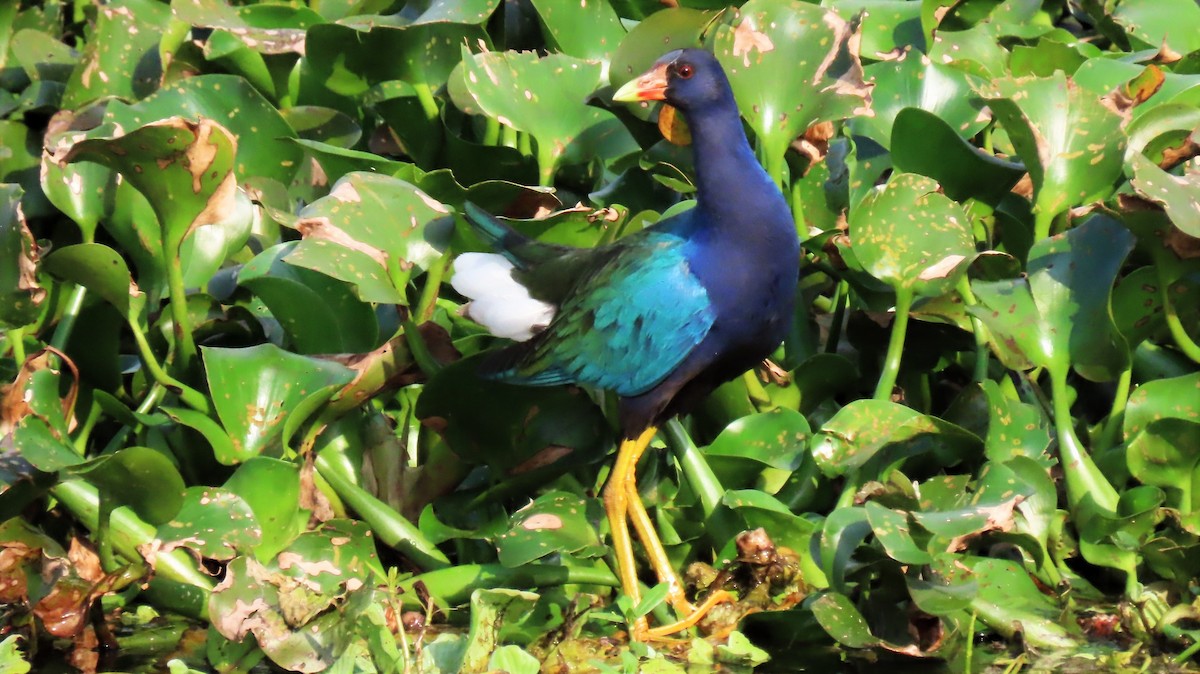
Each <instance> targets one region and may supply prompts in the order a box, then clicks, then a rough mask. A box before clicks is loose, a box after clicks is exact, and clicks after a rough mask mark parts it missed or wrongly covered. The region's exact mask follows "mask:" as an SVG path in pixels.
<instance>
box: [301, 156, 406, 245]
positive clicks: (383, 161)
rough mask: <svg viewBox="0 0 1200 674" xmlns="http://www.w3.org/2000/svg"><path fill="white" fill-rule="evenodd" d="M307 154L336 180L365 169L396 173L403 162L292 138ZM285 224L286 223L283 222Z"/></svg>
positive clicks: (375, 171) (326, 173) (332, 179)
mask: <svg viewBox="0 0 1200 674" xmlns="http://www.w3.org/2000/svg"><path fill="white" fill-rule="evenodd" d="M293 142H295V143H296V144H297V145H299V146H300V147H302V148H304V151H305V152H306V153H307V154H308V156H310V157H312V159H313V160H314V161H316V162H317V163H318V164H320V165H321V170H323V171H324V172H325V176H326V178H328V179H329V180H330V181H331V182H335V183H336V182H337V181H339V180H341V179H342V178H343V177H345V176H346V174H348V173H353V172H355V171H365V172H368V173H378V174H382V175H396V174H397V173H399V172H400V171H403V170H404V166H405V164H404V162H399V161H395V160H392V159H388V158H386V157H381V156H379V155H377V154H372V153H370V152H363V151H362V150H354V149H347V148H343V147H339V146H337V145H330V144H329V143H324V142H321V141H316V140H309V139H307V138H296V139H293ZM285 224H286V223H285Z"/></svg>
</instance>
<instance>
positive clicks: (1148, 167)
mask: <svg viewBox="0 0 1200 674" xmlns="http://www.w3.org/2000/svg"><path fill="white" fill-rule="evenodd" d="M1129 165H1130V168H1131V169H1132V171H1133V179H1132V180H1131V181H1130V183H1131V184H1132V185H1133V187H1134V189H1136V190H1137V191H1138V193H1140V194H1141V195H1142V196H1144V197H1146V198H1147V199H1150V200H1151V201H1154V202H1157V203H1159V204H1162V206H1163V208H1164V209H1166V211H1167V215H1169V216H1170V217H1171V222H1173V223H1175V226H1176V227H1178V228H1179V229H1180V230H1182V231H1183V232H1184V233H1185V234H1187V235H1188V236H1192V237H1200V173H1197V172H1195V171H1187V170H1185V171H1184V174H1183V175H1182V176H1177V175H1173V174H1171V173H1168V172H1166V171H1164V170H1162V169H1161V168H1159V167H1158V165H1157V164H1155V163H1154V162H1153V161H1150V159H1148V158H1147V157H1146V156H1145V155H1143V154H1141V153H1138V154H1134V155H1133V156H1132V157H1130V159H1129Z"/></svg>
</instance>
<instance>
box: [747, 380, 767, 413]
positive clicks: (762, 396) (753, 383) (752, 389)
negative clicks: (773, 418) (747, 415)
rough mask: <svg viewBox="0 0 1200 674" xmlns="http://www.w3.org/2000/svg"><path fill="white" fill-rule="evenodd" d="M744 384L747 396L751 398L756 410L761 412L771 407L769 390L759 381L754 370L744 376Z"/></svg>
mask: <svg viewBox="0 0 1200 674" xmlns="http://www.w3.org/2000/svg"><path fill="white" fill-rule="evenodd" d="M742 383H744V384H745V385H746V395H748V396H750V402H751V403H752V404H753V405H754V406H755V407H756V408H758V409H759V410H760V411H761V410H762V409H763V408H764V407H768V406H770V404H771V396H769V395H767V389H766V388H764V387H763V385H762V382H760V381H758V374H757V373H756V372H755V371H754V370H746V371H745V372H744V373H743V374H742Z"/></svg>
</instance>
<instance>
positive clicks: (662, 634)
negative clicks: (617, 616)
mask: <svg viewBox="0 0 1200 674" xmlns="http://www.w3.org/2000/svg"><path fill="white" fill-rule="evenodd" d="M731 601H733V595H732V594H730V593H728V592H726V591H725V590H717V591H715V592H712V593H711V594H709V595H708V597H706V598H705V599H704V601H703V602H701V603H700V605H699V606H693V607H692V610H691V612H690V613H688V614H687V615H686V616H684V617H683V619H681V620H678V621H676V622H673V623H669V624H667V625H659V626H658V627H650V623H649V622H648V621H647V620H646V619H645V618H644V617H643V618H639V619H638V621H637V622H636V623H634V626H633V639H634V641H666V640H668V639H669V637H671V636H672V635H674V634H678V633H679V632H682V631H684V630H686V629H688V628H689V627H693V626H695V625H696V623H698V622H700V621H701V620H703V619H704V616H706V615H708V612H709V611H711V610H712V608H713V607H714V606H716V605H718V604H724V603H727V602H731Z"/></svg>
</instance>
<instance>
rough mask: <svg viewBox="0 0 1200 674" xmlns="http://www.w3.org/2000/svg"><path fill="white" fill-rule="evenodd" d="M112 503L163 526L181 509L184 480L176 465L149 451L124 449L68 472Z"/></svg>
mask: <svg viewBox="0 0 1200 674" xmlns="http://www.w3.org/2000/svg"><path fill="white" fill-rule="evenodd" d="M70 472H71V473H74V474H76V475H79V476H80V477H82V478H84V479H85V480H87V481H88V482H91V483H92V484H94V485H96V487H97V488H98V489H99V490H100V492H101V494H102V495H103V496H104V497H106V498H109V499H112V501H113V502H115V503H118V504H121V505H126V506H129V508H130V509H131V510H133V511H134V512H135V513H137V515H138V517H141V518H142V519H143V520H145V521H146V522H149V523H150V524H156V525H157V524H164V523H166V522H168V521H170V520H171V518H172V517H174V516H175V514H176V513H178V512H179V508H180V506H182V505H183V500H184V498H183V493H184V484H183V477H181V476H180V475H179V470H178V469H177V468H176V467H175V464H174V463H173V462H172V461H171V460H170V459H168V458H167V457H166V456H164V455H163V454H162V453H161V452H158V451H155V450H153V449H150V448H149V447H126V448H125V449H122V450H118V451H117V452H114V453H113V454H107V455H105V456H102V457H100V458H98V459H94V460H92V461H89V462H87V463H86V464H82V465H79V466H74V467H72V468H71V469H70Z"/></svg>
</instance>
